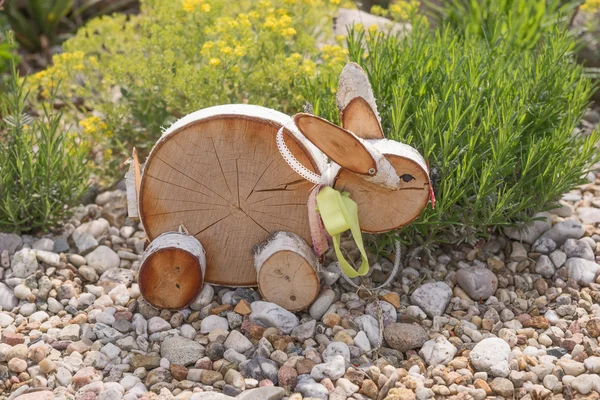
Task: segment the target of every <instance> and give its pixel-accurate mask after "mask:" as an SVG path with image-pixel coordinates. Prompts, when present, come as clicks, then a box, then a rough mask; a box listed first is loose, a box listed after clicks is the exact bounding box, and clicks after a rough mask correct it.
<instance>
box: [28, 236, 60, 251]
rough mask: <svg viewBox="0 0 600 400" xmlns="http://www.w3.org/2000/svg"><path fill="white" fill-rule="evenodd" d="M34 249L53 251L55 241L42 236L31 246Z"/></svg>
mask: <svg viewBox="0 0 600 400" xmlns="http://www.w3.org/2000/svg"><path fill="white" fill-rule="evenodd" d="M31 248H32V249H34V250H43V251H53V250H54V242H53V241H52V239H48V238H41V239H39V240H37V241H35V242H34V243H33V245H32V246H31Z"/></svg>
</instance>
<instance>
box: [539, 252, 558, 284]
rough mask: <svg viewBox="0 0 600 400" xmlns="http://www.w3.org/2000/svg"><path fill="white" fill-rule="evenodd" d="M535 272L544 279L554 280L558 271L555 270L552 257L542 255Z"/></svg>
mask: <svg viewBox="0 0 600 400" xmlns="http://www.w3.org/2000/svg"><path fill="white" fill-rule="evenodd" d="M535 272H536V274H540V275H541V276H543V277H544V278H548V279H550V278H552V276H553V275H554V273H555V272H556V270H555V268H554V264H552V261H551V260H550V257H548V256H546V255H544V254H542V255H541V256H540V258H539V259H538V261H537V263H536V264H535Z"/></svg>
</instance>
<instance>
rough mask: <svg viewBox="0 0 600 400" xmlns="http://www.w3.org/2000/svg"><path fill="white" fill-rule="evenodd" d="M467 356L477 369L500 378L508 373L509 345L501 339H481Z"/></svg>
mask: <svg viewBox="0 0 600 400" xmlns="http://www.w3.org/2000/svg"><path fill="white" fill-rule="evenodd" d="M469 356H470V359H471V362H472V363H473V367H474V368H475V369H476V370H477V371H483V372H486V373H488V374H489V375H492V376H497V377H502V378H505V377H507V376H508V374H509V365H508V359H509V356H510V346H509V345H508V344H507V343H506V342H505V341H504V340H502V339H499V338H495V337H492V338H487V339H483V340H482V341H480V342H479V343H477V345H475V347H474V348H473V350H471V353H470V355H469Z"/></svg>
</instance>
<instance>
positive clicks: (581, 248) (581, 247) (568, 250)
mask: <svg viewBox="0 0 600 400" xmlns="http://www.w3.org/2000/svg"><path fill="white" fill-rule="evenodd" d="M598 211H600V210H598ZM563 251H564V252H565V254H566V255H567V257H568V258H583V259H585V260H590V261H594V260H595V259H596V257H595V256H594V251H593V250H592V248H591V247H590V245H589V244H588V243H586V242H585V241H583V240H575V239H567V240H566V241H565V244H564V245H563Z"/></svg>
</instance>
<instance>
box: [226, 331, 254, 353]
mask: <svg viewBox="0 0 600 400" xmlns="http://www.w3.org/2000/svg"><path fill="white" fill-rule="evenodd" d="M223 345H224V346H225V349H227V350H229V349H233V350H235V351H236V352H238V353H244V352H246V351H248V350H250V349H251V348H252V347H253V345H252V342H251V341H250V340H248V338H247V337H245V336H244V335H243V334H241V333H240V332H239V331H231V332H230V333H229V335H228V336H227V339H226V340H225V343H223Z"/></svg>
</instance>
